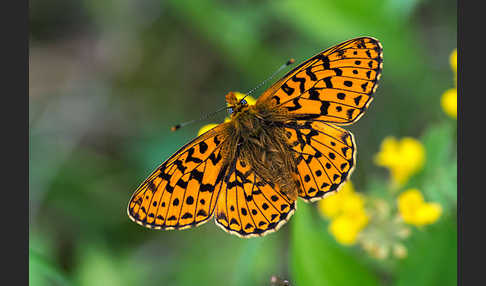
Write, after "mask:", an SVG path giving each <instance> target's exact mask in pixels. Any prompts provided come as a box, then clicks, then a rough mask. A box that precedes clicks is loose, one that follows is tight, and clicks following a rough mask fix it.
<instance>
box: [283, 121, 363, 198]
mask: <svg viewBox="0 0 486 286" xmlns="http://www.w3.org/2000/svg"><path fill="white" fill-rule="evenodd" d="M284 128H285V132H286V136H287V139H288V143H289V145H290V146H292V147H291V152H293V153H294V154H295V158H296V163H297V172H298V173H297V176H298V178H299V180H298V181H299V183H300V187H301V188H300V189H301V190H300V192H299V197H301V198H303V199H304V200H306V201H315V200H318V199H321V198H323V197H324V196H325V195H326V194H328V193H331V192H333V191H336V190H338V189H339V187H340V186H341V185H342V184H343V183H344V182H345V181H346V179H347V178H348V177H349V175H350V174H351V172H352V171H353V169H354V165H355V160H356V149H355V142H354V137H353V134H352V133H351V132H349V131H347V130H344V129H342V128H340V127H338V126H335V125H333V124H328V123H325V122H321V121H315V120H298V121H292V122H288V123H286V124H285V125H284Z"/></svg>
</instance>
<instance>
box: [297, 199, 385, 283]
mask: <svg viewBox="0 0 486 286" xmlns="http://www.w3.org/2000/svg"><path fill="white" fill-rule="evenodd" d="M311 211H312V206H310V205H307V204H305V203H301V204H300V205H299V209H298V210H297V211H296V214H295V216H294V217H293V218H292V230H291V233H292V236H291V237H292V238H291V239H292V241H291V262H290V265H291V273H292V276H293V279H292V280H293V281H290V283H291V285H294V284H295V285H299V286H304V285H321V286H325V285H330V286H336V285H349V286H352V285H360V286H366V285H369V286H371V285H378V278H377V276H376V275H375V273H373V272H372V271H371V270H370V269H368V268H367V267H366V266H365V265H363V263H362V262H361V261H358V260H357V259H356V258H355V257H353V256H352V255H351V254H350V253H348V252H347V251H345V249H343V248H342V247H341V246H339V245H338V244H337V243H336V242H335V241H334V239H333V238H332V237H330V235H329V234H328V233H327V230H326V229H324V228H323V227H322V224H319V223H318V221H316V219H317V218H315V217H313V216H312V213H311Z"/></svg>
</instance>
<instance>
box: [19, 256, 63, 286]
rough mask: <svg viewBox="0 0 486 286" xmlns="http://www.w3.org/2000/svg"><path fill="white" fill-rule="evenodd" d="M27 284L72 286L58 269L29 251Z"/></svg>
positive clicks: (42, 257) (45, 259)
mask: <svg viewBox="0 0 486 286" xmlns="http://www.w3.org/2000/svg"><path fill="white" fill-rule="evenodd" d="M29 283H30V285H72V284H71V283H70V282H69V280H68V278H67V277H66V275H65V274H64V273H63V272H62V270H61V269H59V267H58V266H57V265H55V264H53V263H51V262H50V261H48V259H47V258H45V257H44V256H43V255H41V254H39V253H38V252H37V251H35V250H33V249H29Z"/></svg>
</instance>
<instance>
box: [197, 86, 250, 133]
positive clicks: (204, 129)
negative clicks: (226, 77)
mask: <svg viewBox="0 0 486 286" xmlns="http://www.w3.org/2000/svg"><path fill="white" fill-rule="evenodd" d="M234 93H235V95H236V98H237V99H238V100H241V99H242V98H243V97H245V94H243V93H241V92H237V91H236V92H234ZM245 100H246V102H247V103H248V104H249V105H254V104H255V103H256V100H255V99H254V98H253V97H251V96H247V97H246V98H245ZM226 105H228V104H226ZM229 121H231V119H230V118H229V117H226V118H225V119H224V122H229ZM217 125H218V124H216V123H210V124H207V125H204V126H203V127H201V129H199V132H198V133H197V136H199V135H201V134H203V133H205V132H207V131H209V130H210V129H212V128H214V127H216V126H217Z"/></svg>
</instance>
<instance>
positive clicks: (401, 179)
mask: <svg viewBox="0 0 486 286" xmlns="http://www.w3.org/2000/svg"><path fill="white" fill-rule="evenodd" d="M375 163H376V164H377V165H378V166H383V167H386V168H388V169H389V170H390V172H391V176H392V179H393V180H394V182H396V183H397V184H398V185H402V184H404V183H406V182H407V181H408V179H409V178H410V176H412V175H413V174H415V173H417V172H418V171H420V170H421V169H422V167H423V165H424V163H425V148H424V146H423V145H422V143H420V141H418V140H416V139H414V138H411V137H405V138H403V139H402V140H400V141H398V140H397V139H396V138H394V137H387V138H385V139H384V140H383V142H382V143H381V150H380V151H379V152H378V154H376V156H375Z"/></svg>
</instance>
